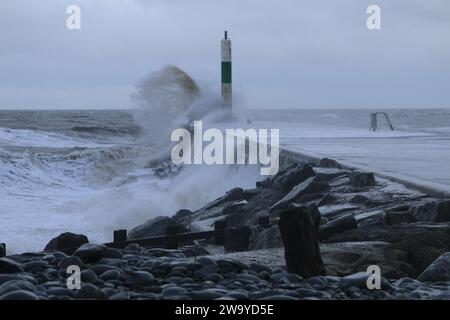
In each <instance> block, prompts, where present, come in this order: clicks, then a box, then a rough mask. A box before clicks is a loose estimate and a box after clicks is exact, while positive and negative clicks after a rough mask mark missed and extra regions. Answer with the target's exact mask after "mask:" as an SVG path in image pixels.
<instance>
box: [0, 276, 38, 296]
mask: <svg viewBox="0 0 450 320" xmlns="http://www.w3.org/2000/svg"><path fill="white" fill-rule="evenodd" d="M17 290H25V291H30V292H34V291H36V287H35V286H34V285H33V284H31V283H30V282H28V281H25V280H11V281H8V282H5V283H3V284H2V285H1V286H0V296H2V295H5V294H7V293H9V292H13V291H17Z"/></svg>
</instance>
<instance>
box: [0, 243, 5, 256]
mask: <svg viewBox="0 0 450 320" xmlns="http://www.w3.org/2000/svg"><path fill="white" fill-rule="evenodd" d="M4 256H6V243H0V257H4Z"/></svg>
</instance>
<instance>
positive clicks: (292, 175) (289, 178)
mask: <svg viewBox="0 0 450 320" xmlns="http://www.w3.org/2000/svg"><path fill="white" fill-rule="evenodd" d="M315 175H316V173H315V172H314V170H313V168H312V167H311V166H310V165H297V166H296V167H294V168H293V169H292V170H288V171H287V172H286V173H284V174H282V175H281V176H279V177H277V178H275V181H274V185H275V187H278V188H282V189H284V190H286V191H290V190H291V189H292V188H293V187H295V186H296V185H298V184H299V183H302V182H303V181H305V180H306V179H308V178H310V177H314V176H315Z"/></svg>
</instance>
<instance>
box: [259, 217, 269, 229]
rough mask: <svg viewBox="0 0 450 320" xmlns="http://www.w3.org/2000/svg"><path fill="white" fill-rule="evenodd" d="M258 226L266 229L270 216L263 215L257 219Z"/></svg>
mask: <svg viewBox="0 0 450 320" xmlns="http://www.w3.org/2000/svg"><path fill="white" fill-rule="evenodd" d="M258 225H259V226H260V227H268V226H270V216H269V215H264V216H261V217H259V218H258Z"/></svg>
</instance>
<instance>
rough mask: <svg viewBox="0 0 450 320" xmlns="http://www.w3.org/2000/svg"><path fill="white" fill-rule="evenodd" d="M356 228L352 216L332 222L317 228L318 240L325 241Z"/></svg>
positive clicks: (356, 225)
mask: <svg viewBox="0 0 450 320" xmlns="http://www.w3.org/2000/svg"><path fill="white" fill-rule="evenodd" d="M357 227H358V224H357V222H356V219H355V218H354V217H353V215H352V214H348V215H345V216H343V217H340V218H337V219H335V220H332V221H330V222H328V223H326V224H324V225H322V226H320V227H319V240H321V241H322V240H326V239H328V238H330V237H331V236H332V235H334V234H336V233H342V232H345V231H347V230H351V229H355V228H357Z"/></svg>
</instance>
